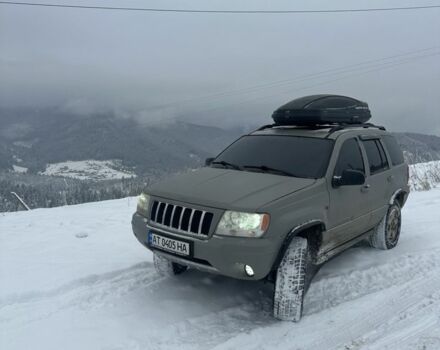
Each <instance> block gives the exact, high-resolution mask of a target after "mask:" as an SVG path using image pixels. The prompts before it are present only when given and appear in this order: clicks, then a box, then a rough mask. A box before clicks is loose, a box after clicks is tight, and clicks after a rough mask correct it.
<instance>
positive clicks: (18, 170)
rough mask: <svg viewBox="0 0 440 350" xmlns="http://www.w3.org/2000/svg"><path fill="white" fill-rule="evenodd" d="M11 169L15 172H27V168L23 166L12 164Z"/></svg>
mask: <svg viewBox="0 0 440 350" xmlns="http://www.w3.org/2000/svg"><path fill="white" fill-rule="evenodd" d="M12 169H13V170H14V171H15V172H16V173H27V171H28V168H25V167H23V166H19V165H13V166H12Z"/></svg>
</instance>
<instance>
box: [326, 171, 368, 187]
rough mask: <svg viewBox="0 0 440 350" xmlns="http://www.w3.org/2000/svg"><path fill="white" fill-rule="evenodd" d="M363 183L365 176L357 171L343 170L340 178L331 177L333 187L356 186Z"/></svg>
mask: <svg viewBox="0 0 440 350" xmlns="http://www.w3.org/2000/svg"><path fill="white" fill-rule="evenodd" d="M364 183H365V174H364V173H363V172H362V171H359V170H352V169H345V170H344V171H343V172H342V175H341V176H333V180H332V185H333V187H340V186H356V185H363V184H364Z"/></svg>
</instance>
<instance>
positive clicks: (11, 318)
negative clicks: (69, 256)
mask: <svg viewBox="0 0 440 350" xmlns="http://www.w3.org/2000/svg"><path fill="white" fill-rule="evenodd" d="M162 279H163V278H161V277H160V276H159V275H157V274H156V272H155V270H154V268H153V265H152V264H151V263H141V264H137V265H135V266H132V267H129V268H127V269H123V270H118V271H112V272H109V273H104V274H101V275H91V276H88V277H85V278H81V279H78V280H75V281H72V282H71V283H68V284H65V285H63V286H61V287H59V288H56V289H53V290H48V291H40V292H35V293H27V294H23V295H15V296H11V297H9V298H7V299H6V300H5V301H3V303H2V304H0V325H1V324H5V323H10V322H12V323H14V324H23V323H28V322H32V321H35V320H41V319H44V318H47V317H50V316H51V315H53V314H55V313H58V312H61V311H63V310H65V309H68V308H79V309H88V310H90V309H93V308H97V307H101V306H103V305H105V304H106V303H108V301H109V300H117V299H118V298H120V297H122V296H124V295H125V294H127V293H130V292H132V291H134V290H136V289H139V288H145V287H146V286H149V285H152V284H154V283H157V282H159V281H161V280H162Z"/></svg>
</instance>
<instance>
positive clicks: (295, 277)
mask: <svg viewBox="0 0 440 350" xmlns="http://www.w3.org/2000/svg"><path fill="white" fill-rule="evenodd" d="M310 260H311V259H310V251H309V247H308V243H307V239H305V238H303V237H294V238H293V239H292V241H291V242H290V245H289V247H288V248H287V250H286V252H285V254H284V257H283V259H282V260H281V263H280V265H279V267H278V269H277V274H276V280H275V292H274V306H273V315H274V317H275V318H277V319H279V320H282V321H293V322H298V321H299V320H300V319H301V315H302V310H303V300H304V294H305V292H306V288H307V286H306V284H307V281H306V277H307V270H308V266H309V264H310Z"/></svg>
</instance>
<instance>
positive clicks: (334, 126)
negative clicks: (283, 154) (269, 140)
mask: <svg viewBox="0 0 440 350" xmlns="http://www.w3.org/2000/svg"><path fill="white" fill-rule="evenodd" d="M277 126H281V127H292V128H301V129H313V130H316V129H327V128H330V130H329V132H328V134H327V136H326V137H327V138H328V137H329V136H330V135H331V134H333V133H334V132H336V131H339V130H344V129H348V128H365V129H367V128H377V129H380V130H386V129H385V127H384V126H381V125H375V124H372V123H358V124H348V123H340V124H318V125H294V124H292V125H282V124H276V123H274V124H266V125H262V126H260V127H259V128H258V129H256V130H254V131H253V132H256V131H261V130H265V129H271V128H275V127H277ZM253 132H252V133H253Z"/></svg>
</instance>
